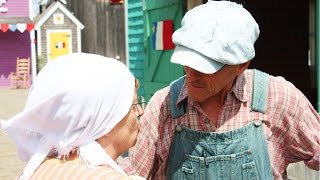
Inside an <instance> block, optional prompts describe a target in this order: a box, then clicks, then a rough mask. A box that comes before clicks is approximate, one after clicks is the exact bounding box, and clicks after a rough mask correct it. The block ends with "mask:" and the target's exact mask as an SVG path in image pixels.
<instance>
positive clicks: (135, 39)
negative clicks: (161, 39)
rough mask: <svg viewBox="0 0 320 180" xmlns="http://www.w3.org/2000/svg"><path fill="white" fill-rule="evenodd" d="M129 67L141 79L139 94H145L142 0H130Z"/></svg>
mask: <svg viewBox="0 0 320 180" xmlns="http://www.w3.org/2000/svg"><path fill="white" fill-rule="evenodd" d="M128 39H129V42H128V43H129V44H128V47H129V48H128V51H129V68H130V70H131V72H132V73H133V74H134V76H135V77H136V78H138V79H139V81H140V88H139V94H140V95H142V96H143V95H144V60H143V11H142V1H141V0H128Z"/></svg>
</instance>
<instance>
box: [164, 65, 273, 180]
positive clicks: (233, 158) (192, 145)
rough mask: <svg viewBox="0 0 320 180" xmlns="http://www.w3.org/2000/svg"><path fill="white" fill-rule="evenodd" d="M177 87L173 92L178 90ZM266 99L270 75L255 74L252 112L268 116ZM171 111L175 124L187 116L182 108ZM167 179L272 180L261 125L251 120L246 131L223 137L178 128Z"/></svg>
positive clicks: (238, 130) (242, 129) (259, 122)
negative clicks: (177, 119)
mask: <svg viewBox="0 0 320 180" xmlns="http://www.w3.org/2000/svg"><path fill="white" fill-rule="evenodd" d="M183 80H184V78H183ZM178 81H179V80H178ZM182 84H183V81H182V83H180V84H178V85H177V86H180V88H181V86H182ZM174 86H175V85H173V89H176V90H177V89H179V88H177V86H176V87H174ZM170 93H171V91H170ZM178 93H180V91H178ZM267 95H268V75H267V74H266V73H263V72H260V71H257V70H254V89H253V101H252V104H251V109H252V110H253V111H258V112H261V113H265V111H266V102H267ZM172 97H173V99H174V98H177V97H178V95H173V96H171V95H170V98H172ZM172 101H176V100H172ZM174 103H175V102H172V103H171V104H172V105H174ZM173 107H175V109H173ZM171 111H173V113H172V116H173V120H175V118H177V117H179V116H181V115H183V114H184V113H185V109H184V108H183V107H182V109H177V108H176V106H171ZM167 179H174V180H178V179H181V180H188V179H200V180H205V179H208V180H211V179H212V180H215V179H217V180H224V179H226V180H259V179H260V180H270V179H273V176H272V171H271V164H270V160H269V154H268V149H267V144H266V140H265V136H264V133H263V129H262V122H261V121H259V120H252V121H251V123H249V124H247V125H246V126H245V127H242V128H240V129H236V130H232V131H228V132H224V133H215V132H204V131H194V130H191V129H189V128H187V127H185V126H184V125H177V126H176V129H175V136H174V139H173V143H172V144H171V147H170V154H169V160H168V167H167Z"/></svg>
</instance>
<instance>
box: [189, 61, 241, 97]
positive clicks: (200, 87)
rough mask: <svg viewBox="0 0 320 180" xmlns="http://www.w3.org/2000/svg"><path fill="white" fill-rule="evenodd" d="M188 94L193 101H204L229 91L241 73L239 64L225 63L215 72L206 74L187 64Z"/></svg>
mask: <svg viewBox="0 0 320 180" xmlns="http://www.w3.org/2000/svg"><path fill="white" fill-rule="evenodd" d="M185 72H186V83H187V87H188V96H189V98H191V99H192V100H193V101H196V102H203V101H205V100H206V99H208V98H209V97H212V96H217V97H218V96H219V95H222V94H223V92H225V91H229V90H230V89H231V87H232V84H233V82H234V80H235V78H236V77H237V75H239V74H240V73H242V72H243V71H241V70H240V67H239V65H225V66H224V67H222V68H221V69H220V70H219V71H217V72H215V73H213V74H204V73H201V72H199V71H196V70H194V69H192V68H190V67H187V66H185Z"/></svg>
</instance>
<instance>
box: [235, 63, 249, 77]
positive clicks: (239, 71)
mask: <svg viewBox="0 0 320 180" xmlns="http://www.w3.org/2000/svg"><path fill="white" fill-rule="evenodd" d="M249 65H250V61H248V62H245V63H243V64H239V67H238V75H239V74H242V73H243V72H244V71H245V70H246V69H247V68H248V67H249Z"/></svg>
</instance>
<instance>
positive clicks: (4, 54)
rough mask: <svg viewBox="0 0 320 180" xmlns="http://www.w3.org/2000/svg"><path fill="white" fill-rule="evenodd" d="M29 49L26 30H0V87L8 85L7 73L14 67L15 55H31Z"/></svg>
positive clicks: (23, 56) (21, 56)
mask: <svg viewBox="0 0 320 180" xmlns="http://www.w3.org/2000/svg"><path fill="white" fill-rule="evenodd" d="M9 1H10V0H9ZM9 1H8V2H9ZM30 49H31V45H30V35H29V32H28V31H25V32H24V33H20V32H19V31H16V32H11V31H8V32H5V33H4V32H2V31H0V87H9V85H10V77H9V74H10V72H14V71H15V69H16V60H17V57H20V58H27V57H31V50H30Z"/></svg>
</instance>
